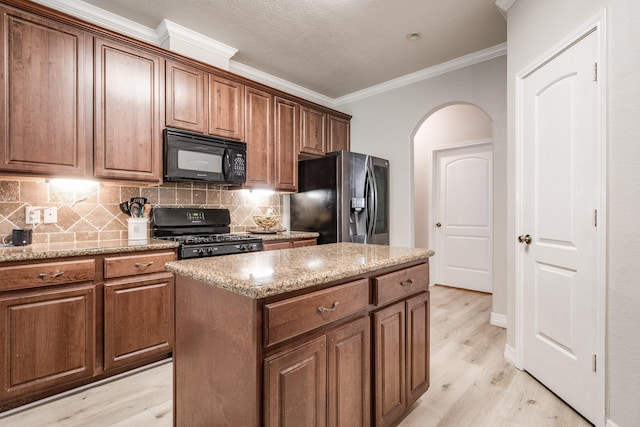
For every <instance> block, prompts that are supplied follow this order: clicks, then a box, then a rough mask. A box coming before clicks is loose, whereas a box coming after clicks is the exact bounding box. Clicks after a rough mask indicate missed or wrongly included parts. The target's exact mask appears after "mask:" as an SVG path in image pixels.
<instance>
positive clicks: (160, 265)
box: [104, 252, 176, 279]
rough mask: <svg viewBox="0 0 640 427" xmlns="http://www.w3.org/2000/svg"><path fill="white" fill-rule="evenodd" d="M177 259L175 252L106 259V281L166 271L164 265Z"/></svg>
mask: <svg viewBox="0 0 640 427" xmlns="http://www.w3.org/2000/svg"><path fill="white" fill-rule="evenodd" d="M175 259H176V254H175V253H174V252H161V253H154V254H136V255H130V256H118V257H112V258H105V259H104V277H105V279H110V278H113V277H122V276H132V275H134V274H142V273H155V272H158V271H164V265H165V264H166V263H167V262H169V261H175Z"/></svg>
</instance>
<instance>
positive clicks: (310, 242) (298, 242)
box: [262, 238, 317, 251]
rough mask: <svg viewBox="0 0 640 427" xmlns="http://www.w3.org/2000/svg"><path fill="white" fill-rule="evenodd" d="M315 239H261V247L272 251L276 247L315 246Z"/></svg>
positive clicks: (276, 248)
mask: <svg viewBox="0 0 640 427" xmlns="http://www.w3.org/2000/svg"><path fill="white" fill-rule="evenodd" d="M316 242H317V239H315V238H314V239H295V240H292V239H288V240H284V241H282V240H277V241H263V242H262V247H263V250H265V251H274V250H278V249H290V248H301V247H303V246H315V245H316V244H317V243H316Z"/></svg>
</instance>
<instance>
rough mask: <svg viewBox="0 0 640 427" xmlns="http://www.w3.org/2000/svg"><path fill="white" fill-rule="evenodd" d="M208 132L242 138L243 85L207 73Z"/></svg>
mask: <svg viewBox="0 0 640 427" xmlns="http://www.w3.org/2000/svg"><path fill="white" fill-rule="evenodd" d="M247 127H248V125H247ZM209 133H210V134H211V135H218V136H223V137H227V138H234V139H239V140H242V139H244V85H242V84H240V83H237V82H234V81H231V80H227V79H223V78H221V77H218V76H215V75H213V74H209Z"/></svg>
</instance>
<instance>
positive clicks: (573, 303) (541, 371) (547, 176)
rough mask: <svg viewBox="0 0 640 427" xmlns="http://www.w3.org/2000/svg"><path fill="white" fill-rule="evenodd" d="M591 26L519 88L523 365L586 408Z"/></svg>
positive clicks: (592, 404) (589, 391)
mask: <svg viewBox="0 0 640 427" xmlns="http://www.w3.org/2000/svg"><path fill="white" fill-rule="evenodd" d="M596 58H597V36H596V34H595V33H591V34H590V35H588V36H586V37H585V38H583V39H582V40H580V41H579V42H577V43H576V44H574V45H573V46H571V47H569V48H568V49H567V50H565V51H563V52H562V53H560V54H559V55H558V56H556V57H554V58H553V59H552V60H550V61H549V62H547V63H546V64H544V65H543V66H541V67H540V68H538V69H537V70H535V71H534V72H532V73H531V74H530V75H528V76H526V77H525V78H524V81H523V86H522V89H523V91H522V95H523V99H522V102H523V104H522V114H523V116H522V131H523V133H522V138H523V139H522V158H521V167H522V171H521V172H522V175H521V176H522V190H523V194H522V199H521V200H522V206H521V208H522V209H521V212H522V230H521V232H522V235H521V236H520V237H519V240H521V243H522V246H521V250H522V253H521V257H520V260H521V262H522V264H521V266H520V267H521V269H520V271H521V272H522V276H521V279H522V292H523V293H522V295H523V299H522V301H521V303H522V306H521V308H522V312H523V324H522V327H523V331H522V333H523V337H522V339H523V353H522V357H523V359H522V362H523V367H524V369H525V370H527V371H528V372H529V373H531V374H532V375H533V376H535V377H536V378H537V379H538V380H539V381H541V382H542V383H543V384H545V385H546V386H547V387H549V388H550V389H551V390H552V391H553V392H554V393H556V394H557V395H558V396H560V397H561V398H562V399H563V400H565V401H566V402H567V403H568V404H569V405H571V406H573V407H574V408H575V409H576V410H577V411H578V412H580V413H581V414H582V415H583V416H585V417H586V418H588V419H589V420H591V421H594V418H595V411H596V406H597V405H596V391H597V384H596V375H595V373H594V369H593V359H592V357H593V355H594V354H595V353H596V305H595V304H596V284H597V282H596V277H597V270H596V268H597V266H596V253H597V231H596V223H595V215H596V213H595V208H596V207H597V202H598V199H597V197H598V193H597V185H598V183H597V179H596V175H597V174H596V171H597V155H596V153H597V148H598V125H597V123H598V104H597V83H596V82H595V81H594V76H595V75H594V64H595V62H596Z"/></svg>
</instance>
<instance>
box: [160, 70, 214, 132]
mask: <svg viewBox="0 0 640 427" xmlns="http://www.w3.org/2000/svg"><path fill="white" fill-rule="evenodd" d="M165 76H166V82H165V114H166V117H165V123H166V125H167V126H169V127H174V128H179V129H186V130H190V131H194V132H200V133H205V132H207V129H208V117H207V113H208V108H207V104H206V103H205V93H206V92H207V90H208V83H209V82H208V79H207V73H206V72H205V71H204V70H201V69H199V68H195V67H192V66H189V65H186V64H183V63H180V62H176V61H170V60H167V61H166V71H165Z"/></svg>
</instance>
